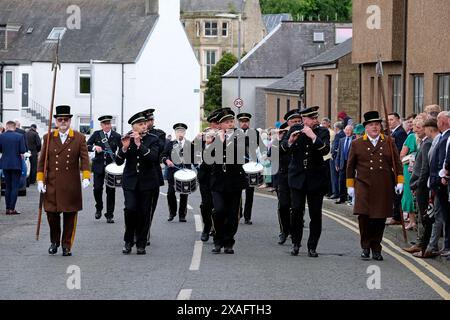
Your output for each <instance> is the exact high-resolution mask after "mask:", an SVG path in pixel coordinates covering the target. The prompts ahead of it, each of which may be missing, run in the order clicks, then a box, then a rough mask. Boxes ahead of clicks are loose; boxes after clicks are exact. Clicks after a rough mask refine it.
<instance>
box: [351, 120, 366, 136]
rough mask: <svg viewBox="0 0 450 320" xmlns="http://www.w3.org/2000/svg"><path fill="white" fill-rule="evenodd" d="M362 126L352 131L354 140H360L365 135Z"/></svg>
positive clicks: (359, 125)
mask: <svg viewBox="0 0 450 320" xmlns="http://www.w3.org/2000/svg"><path fill="white" fill-rule="evenodd" d="M365 132H366V131H365V129H364V126H363V125H362V124H358V125H356V127H355V129H354V130H353V133H354V134H355V139H359V138H361V137H362V136H363V135H364V133H365Z"/></svg>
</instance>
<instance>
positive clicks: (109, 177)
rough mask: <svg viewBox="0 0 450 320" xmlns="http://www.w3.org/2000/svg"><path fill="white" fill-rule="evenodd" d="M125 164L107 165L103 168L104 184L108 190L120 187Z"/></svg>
mask: <svg viewBox="0 0 450 320" xmlns="http://www.w3.org/2000/svg"><path fill="white" fill-rule="evenodd" d="M124 168H125V164H123V165H121V166H118V165H117V164H115V163H111V164H108V165H107V166H106V167H105V183H106V186H107V187H110V188H120V187H122V175H123V169H124Z"/></svg>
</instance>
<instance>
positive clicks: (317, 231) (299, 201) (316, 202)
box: [290, 189, 323, 249]
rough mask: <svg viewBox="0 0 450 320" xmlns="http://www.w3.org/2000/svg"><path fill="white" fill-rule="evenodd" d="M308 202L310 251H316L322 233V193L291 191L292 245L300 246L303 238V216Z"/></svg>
mask: <svg viewBox="0 0 450 320" xmlns="http://www.w3.org/2000/svg"><path fill="white" fill-rule="evenodd" d="M306 201H308V208H309V210H308V212H309V218H310V220H311V221H310V223H309V238H308V249H316V248H317V245H318V243H319V239H320V235H321V233H322V203H323V194H322V192H321V191H315V192H312V191H307V190H305V189H303V190H299V189H291V207H292V210H291V228H290V231H291V236H292V243H293V244H298V245H300V243H301V241H302V237H303V225H304V220H303V216H304V213H305V204H306Z"/></svg>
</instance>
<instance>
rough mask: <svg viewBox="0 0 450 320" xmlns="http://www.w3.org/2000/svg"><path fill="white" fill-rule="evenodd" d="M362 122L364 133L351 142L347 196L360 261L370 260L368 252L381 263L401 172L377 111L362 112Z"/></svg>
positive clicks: (400, 165)
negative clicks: (350, 201)
mask: <svg viewBox="0 0 450 320" xmlns="http://www.w3.org/2000/svg"><path fill="white" fill-rule="evenodd" d="M364 120H365V121H364V123H363V125H364V127H365V131H366V134H365V135H364V136H363V138H362V139H357V140H355V141H353V143H352V148H351V149H350V155H349V159H348V165H347V188H348V194H349V195H350V196H351V197H352V198H353V197H355V206H354V209H353V212H354V214H355V215H358V221H359V231H360V237H361V248H362V250H363V251H362V253H361V258H362V259H363V260H367V259H370V250H372V259H374V260H376V261H382V260H383V256H382V255H381V250H382V247H381V241H382V239H383V233H384V228H385V223H386V218H387V217H390V216H391V215H392V206H393V190H394V189H395V192H396V193H401V192H402V190H403V182H404V179H403V171H402V164H401V162H400V160H399V155H398V152H397V151H396V150H395V144H394V142H392V140H391V139H388V138H386V137H385V136H384V135H383V134H382V125H381V123H382V122H383V119H381V118H380V115H379V113H378V111H369V112H366V113H365V114H364ZM392 149H394V150H393V157H392V153H391V150H392ZM394 166H395V168H396V170H397V176H396V177H395V176H394V174H393V172H394V170H393V168H394Z"/></svg>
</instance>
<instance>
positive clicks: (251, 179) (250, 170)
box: [242, 162, 264, 187]
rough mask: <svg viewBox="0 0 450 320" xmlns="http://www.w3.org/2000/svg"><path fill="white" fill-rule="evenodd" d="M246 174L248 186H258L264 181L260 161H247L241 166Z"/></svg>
mask: <svg viewBox="0 0 450 320" xmlns="http://www.w3.org/2000/svg"><path fill="white" fill-rule="evenodd" d="M242 168H243V169H244V171H245V174H246V175H247V182H248V185H249V186H250V187H259V186H260V185H262V184H263V183H264V176H263V171H264V167H263V165H262V164H261V163H256V162H249V163H246V164H244V165H243V166H242Z"/></svg>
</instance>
